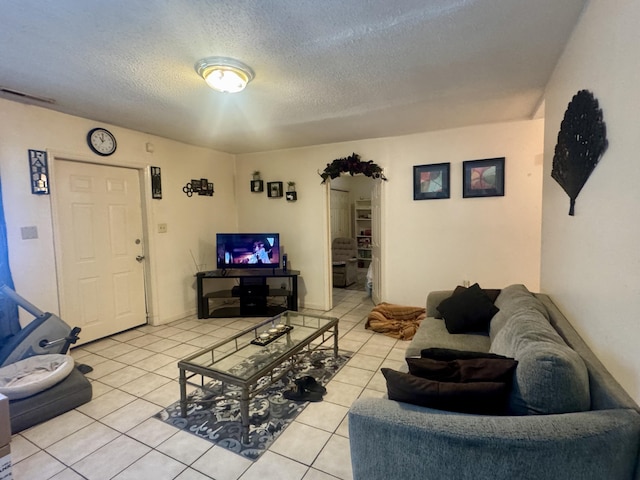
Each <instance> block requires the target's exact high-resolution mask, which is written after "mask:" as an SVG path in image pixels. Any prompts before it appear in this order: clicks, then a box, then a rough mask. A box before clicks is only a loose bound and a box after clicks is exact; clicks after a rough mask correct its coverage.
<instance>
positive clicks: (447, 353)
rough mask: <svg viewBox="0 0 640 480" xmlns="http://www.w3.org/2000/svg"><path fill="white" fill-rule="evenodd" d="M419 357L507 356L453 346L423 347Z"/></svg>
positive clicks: (438, 358)
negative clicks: (456, 348)
mask: <svg viewBox="0 0 640 480" xmlns="http://www.w3.org/2000/svg"><path fill="white" fill-rule="evenodd" d="M420 357H421V358H432V359H434V360H457V359H459V358H509V357H505V356H504V355H498V354H497V353H485V352H470V351H467V350H455V349H453V348H440V347H438V348H436V347H431V348H423V349H422V350H420Z"/></svg>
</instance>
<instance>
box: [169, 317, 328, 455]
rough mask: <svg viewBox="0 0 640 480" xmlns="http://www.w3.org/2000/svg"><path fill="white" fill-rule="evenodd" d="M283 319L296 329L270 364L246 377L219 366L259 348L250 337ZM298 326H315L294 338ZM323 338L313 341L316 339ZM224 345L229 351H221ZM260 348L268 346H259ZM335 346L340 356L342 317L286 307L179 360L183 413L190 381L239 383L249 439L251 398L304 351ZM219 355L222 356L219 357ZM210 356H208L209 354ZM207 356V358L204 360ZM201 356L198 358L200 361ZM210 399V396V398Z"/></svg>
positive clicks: (244, 435) (244, 433) (244, 434)
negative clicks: (287, 309)
mask: <svg viewBox="0 0 640 480" xmlns="http://www.w3.org/2000/svg"><path fill="white" fill-rule="evenodd" d="M279 323H282V324H285V325H291V326H292V327H293V329H292V330H291V331H289V332H287V333H285V334H283V335H282V336H281V337H280V338H279V339H276V340H275V341H274V343H275V342H279V343H280V344H281V345H282V344H284V345H286V347H288V348H285V350H284V351H281V352H278V354H277V355H275V356H274V357H273V358H270V359H268V361H267V362H266V364H264V365H263V366H261V367H259V368H258V369H256V371H255V372H253V373H252V374H251V375H249V376H247V377H246V378H242V377H239V376H236V375H233V374H231V373H229V372H225V371H222V370H219V369H216V364H219V363H220V362H221V361H223V360H224V359H226V358H229V357H230V356H232V355H234V354H236V353H238V352H241V351H242V350H244V349H247V348H249V347H251V348H256V346H255V345H253V344H252V343H251V342H250V341H248V338H255V339H258V340H259V339H260V334H263V333H266V332H267V331H268V330H269V328H270V327H273V326H275V325H278V324H279ZM296 328H312V329H313V331H312V332H311V333H310V334H309V335H307V336H306V337H304V338H302V339H297V341H294V340H292V339H291V334H292V333H294V332H295V333H298V332H296ZM319 338H320V341H318V342H316V343H315V344H314V345H312V342H314V340H316V339H319ZM331 338H333V346H332V347H326V346H324V344H325V342H327V340H330V339H331ZM221 347H222V348H223V350H225V351H221V350H220V349H221ZM258 348H266V346H265V347H258ZM331 348H332V349H333V355H334V357H337V356H338V319H337V318H335V317H325V316H320V315H312V314H304V313H300V312H295V311H286V312H283V313H281V314H279V315H276V316H275V317H272V318H269V319H266V320H265V321H263V322H261V323H259V324H257V325H255V326H253V327H250V328H247V329H246V330H243V331H241V332H239V333H237V334H236V335H234V336H232V337H229V338H226V339H225V340H222V341H220V342H217V343H215V344H213V345H210V346H209V347H207V348H205V349H202V350H200V351H198V352H196V353H194V354H192V355H190V356H188V357H186V358H184V359H182V360H180V361H179V362H178V368H179V369H180V380H179V383H180V415H181V416H182V417H186V416H187V403H188V402H187V383H189V384H190V385H194V386H197V387H199V388H203V389H204V388H206V383H205V380H204V379H205V378H212V379H214V380H219V381H221V382H222V384H223V386H224V385H236V386H238V387H240V389H241V396H240V417H241V420H242V441H243V442H244V443H248V442H249V401H250V400H251V398H253V397H254V396H255V395H256V394H258V393H260V392H261V391H262V390H264V389H265V388H267V387H269V386H271V385H272V384H273V383H275V382H277V381H278V380H279V379H280V378H282V377H283V376H285V375H286V374H287V372H288V371H289V370H290V369H291V368H292V367H293V366H294V365H295V364H296V363H297V358H299V356H301V355H308V354H309V353H310V352H313V351H315V350H328V349H331ZM216 355H217V356H218V357H216ZM205 356H206V357H205ZM204 358H206V361H203V360H204ZM196 359H198V361H196ZM290 359H292V360H293V361H292V362H291V365H290V368H287V369H281V371H278V372H277V373H275V372H274V369H276V368H277V367H279V366H281V365H282V364H283V363H284V362H285V361H287V360H290ZM197 376H199V377H200V382H199V383H193V382H190V381H189V380H191V379H192V378H193V377H197ZM263 377H269V381H268V382H262V383H263V385H262V386H260V387H259V386H258V381H259V380H260V379H261V378H263ZM209 401H210V400H209Z"/></svg>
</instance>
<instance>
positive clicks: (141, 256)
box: [136, 255, 144, 262]
mask: <svg viewBox="0 0 640 480" xmlns="http://www.w3.org/2000/svg"><path fill="white" fill-rule="evenodd" d="M136 260H137V261H138V262H141V261H142V260H144V255H138V256H137V257H136Z"/></svg>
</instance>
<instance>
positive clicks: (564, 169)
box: [551, 90, 608, 215]
mask: <svg viewBox="0 0 640 480" xmlns="http://www.w3.org/2000/svg"><path fill="white" fill-rule="evenodd" d="M607 146H608V142H607V129H606V126H605V123H604V121H603V119H602V110H601V109H600V108H599V107H598V100H596V98H595V97H594V96H593V94H592V93H591V92H589V91H588V90H580V91H579V92H578V93H576V94H575V95H574V96H573V99H572V100H571V102H569V105H568V106H567V111H566V112H565V113H564V119H563V120H562V123H561V125H560V131H559V132H558V143H557V144H556V149H555V153H554V155H553V168H552V169H551V177H552V178H553V179H554V180H555V181H556V182H558V183H559V184H560V186H561V187H562V188H563V189H564V191H565V192H567V195H569V199H570V202H571V203H570V207H569V215H573V214H574V212H575V204H576V198H577V197H578V194H579V193H580V190H582V187H583V186H584V184H585V183H586V182H587V179H588V178H589V175H591V172H593V170H594V169H595V168H596V165H597V164H598V162H599V161H600V158H602V155H603V154H604V152H605V150H606V149H607Z"/></svg>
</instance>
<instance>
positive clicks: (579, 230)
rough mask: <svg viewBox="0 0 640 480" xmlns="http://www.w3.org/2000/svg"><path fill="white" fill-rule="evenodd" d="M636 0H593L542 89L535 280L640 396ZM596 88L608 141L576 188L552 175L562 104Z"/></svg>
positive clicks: (638, 12) (639, 71)
mask: <svg viewBox="0 0 640 480" xmlns="http://www.w3.org/2000/svg"><path fill="white" fill-rule="evenodd" d="M639 24H640V3H639V2H637V1H635V0H613V1H611V0H592V1H591V2H589V3H588V7H587V8H586V10H585V12H584V13H583V17H582V19H581V21H580V23H579V25H578V26H577V27H576V29H575V31H574V33H573V36H572V38H571V41H570V42H569V44H568V45H567V47H566V49H565V52H564V54H563V56H562V58H561V60H560V62H559V64H558V66H557V68H556V70H555V72H554V74H553V77H552V79H551V81H550V83H549V85H548V88H547V93H546V120H545V122H546V132H545V148H544V150H545V155H544V157H545V160H544V164H545V166H544V171H545V175H544V190H543V191H544V193H543V196H544V202H543V223H542V225H543V229H542V268H541V288H542V290H543V291H545V292H547V293H549V294H550V295H551V297H552V298H553V300H554V302H555V303H556V304H557V305H558V306H559V307H560V309H561V310H562V311H563V312H564V313H565V315H567V317H568V318H569V320H570V321H571V323H572V324H573V325H574V326H575V327H576V328H577V330H578V331H579V333H580V334H581V335H582V337H583V338H584V339H585V340H586V342H587V343H588V344H589V345H590V346H591V347H592V348H593V349H594V351H595V352H596V354H597V355H598V357H599V358H600V359H601V360H602V361H603V363H604V364H605V365H606V366H607V368H608V369H609V370H610V371H611V372H612V374H613V375H614V376H615V377H616V378H617V379H618V381H619V382H620V383H621V384H622V386H623V387H624V388H625V389H626V390H627V391H628V392H629V393H630V394H631V395H632V396H633V397H634V399H635V400H636V401H640V356H639V355H638V343H640V326H639V323H638V312H640V248H638V238H640V222H639V221H638V208H639V206H640V189H639V188H638V181H637V180H638V178H640V162H639V161H638V152H640V135H639V134H638V105H640V90H639V89H638V84H639V80H640V55H639V54H638V50H637V43H638V42H637V40H638V25H639ZM582 89H587V90H590V91H591V92H593V94H594V95H595V96H596V98H597V99H598V100H599V102H600V107H601V108H602V110H603V114H604V120H605V122H606V126H607V136H608V138H609V149H608V150H607V152H606V153H605V155H604V157H603V158H602V160H601V161H600V163H599V164H598V166H597V167H596V169H595V170H594V172H593V173H592V174H591V177H590V178H589V180H588V181H587V183H586V185H585V186H584V188H583V190H582V192H581V193H580V195H579V196H578V200H577V203H576V211H575V216H573V217H570V216H568V215H567V213H568V211H569V199H568V197H567V196H566V194H565V193H564V191H563V190H562V188H561V187H560V186H559V185H558V184H557V183H556V182H555V181H554V180H553V179H552V178H551V177H550V172H551V167H552V159H553V151H554V147H555V144H556V140H557V134H558V130H559V128H560V122H561V121H562V118H563V116H564V112H565V110H566V108H567V104H568V103H569V102H570V101H571V98H572V96H573V95H574V94H575V93H576V92H578V91H579V90H582Z"/></svg>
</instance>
